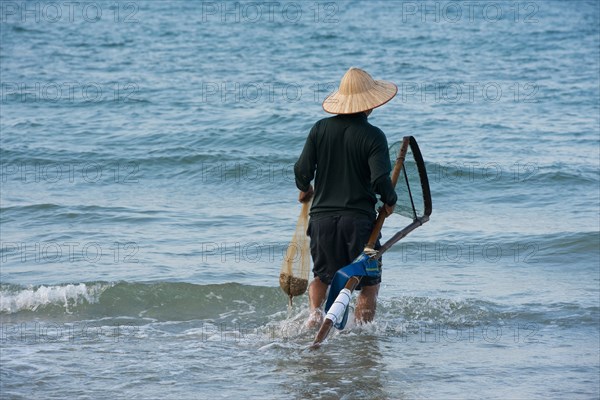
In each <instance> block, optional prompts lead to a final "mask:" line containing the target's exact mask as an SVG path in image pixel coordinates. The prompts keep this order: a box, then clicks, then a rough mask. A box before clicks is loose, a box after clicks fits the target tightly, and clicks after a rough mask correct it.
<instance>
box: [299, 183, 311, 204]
mask: <svg viewBox="0 0 600 400" xmlns="http://www.w3.org/2000/svg"><path fill="white" fill-rule="evenodd" d="M313 194H315V191H314V189H313V187H312V185H310V186H309V187H308V190H307V191H306V192H303V191H300V194H299V195H298V201H299V202H300V203H306V202H308V201H310V199H312V197H313Z"/></svg>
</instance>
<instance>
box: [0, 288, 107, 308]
mask: <svg viewBox="0 0 600 400" xmlns="http://www.w3.org/2000/svg"><path fill="white" fill-rule="evenodd" d="M109 287H110V285H109V284H89V285H86V284H85V283H79V284H68V285H50V286H46V285H42V286H38V287H33V286H32V287H29V288H26V289H21V290H14V289H2V290H1V291H0V312H3V313H8V314H12V313H16V312H19V311H24V310H30V311H36V310H37V309H38V308H39V307H44V306H47V305H60V306H63V307H64V308H65V310H66V311H67V312H70V311H69V309H70V308H71V307H73V306H75V305H79V304H83V303H85V302H87V303H90V304H92V303H96V302H98V299H99V298H100V295H101V294H102V292H104V291H105V290H106V289H107V288H109Z"/></svg>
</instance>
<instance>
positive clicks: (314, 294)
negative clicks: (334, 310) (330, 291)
mask: <svg viewBox="0 0 600 400" xmlns="http://www.w3.org/2000/svg"><path fill="white" fill-rule="evenodd" d="M327 287H328V285H326V284H324V283H323V282H321V279H319V277H315V278H314V279H313V280H312V282H311V283H310V285H309V286H308V303H309V305H310V316H309V317H308V321H306V326H307V327H308V328H317V327H319V326H321V323H322V322H323V308H322V307H323V303H324V302H325V295H326V294H327Z"/></svg>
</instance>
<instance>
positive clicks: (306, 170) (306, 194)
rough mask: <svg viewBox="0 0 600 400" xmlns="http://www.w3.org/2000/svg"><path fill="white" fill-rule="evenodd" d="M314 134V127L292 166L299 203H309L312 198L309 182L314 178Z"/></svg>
mask: <svg viewBox="0 0 600 400" xmlns="http://www.w3.org/2000/svg"><path fill="white" fill-rule="evenodd" d="M315 133H316V125H315V126H313V128H312V129H311V130H310V133H309V134H308V137H307V138H306V143H304V149H302V154H300V158H298V161H296V164H294V177H295V179H296V187H297V188H298V189H300V194H299V196H298V201H300V202H301V203H304V202H307V201H309V200H310V199H311V198H312V196H313V193H314V191H313V187H312V185H311V184H310V182H311V181H312V180H313V178H314V177H315V169H316V164H317V149H316V146H315V142H314V135H315Z"/></svg>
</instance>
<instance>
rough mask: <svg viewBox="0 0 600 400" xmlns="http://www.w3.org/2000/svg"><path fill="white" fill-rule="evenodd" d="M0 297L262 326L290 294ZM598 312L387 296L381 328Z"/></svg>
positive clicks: (161, 286)
mask: <svg viewBox="0 0 600 400" xmlns="http://www.w3.org/2000/svg"><path fill="white" fill-rule="evenodd" d="M0 299H1V300H0V314H1V315H4V316H6V317H28V316H37V317H48V318H54V319H63V318H64V317H65V316H69V317H74V318H77V317H85V318H88V319H102V318H133V319H138V320H139V321H142V320H144V321H150V322H161V323H162V322H182V321H193V320H202V321H207V322H210V323H213V324H219V323H241V322H243V323H245V324H257V325H264V324H268V323H273V322H277V321H279V322H281V320H282V317H284V314H285V310H286V304H287V297H286V296H285V295H284V293H283V292H282V291H281V290H280V288H278V287H265V286H253V285H243V284H238V283H224V284H208V285H202V284H192V283H185V282H155V283H135V282H112V283H111V282H88V283H70V284H62V285H39V286H29V287H24V286H20V285H14V284H2V285H1V286H0ZM306 309H307V306H306V304H305V298H304V297H300V298H299V299H296V301H295V305H294V308H293V309H292V310H288V314H287V315H288V318H287V322H289V323H291V322H290V321H295V320H299V319H302V320H304V319H305V318H303V316H304V317H305V316H306ZM290 312H291V313H290ZM598 312H599V308H598V307H586V306H582V305H579V304H576V303H568V304H566V303H560V304H535V305H529V304H524V305H521V306H514V305H512V306H507V305H503V304H498V303H494V302H490V301H485V300H482V299H448V298H443V297H418V296H403V297H395V298H381V299H380V300H379V306H378V317H377V320H378V321H379V323H380V324H382V326H392V325H397V326H404V328H403V329H407V328H408V327H409V326H414V325H415V324H417V325H432V324H443V325H444V326H446V327H450V328H464V327H473V326H481V325H482V324H487V323H496V324H505V323H507V322H511V321H525V322H527V323H533V324H550V325H558V326H571V325H577V324H594V323H595V321H596V320H597V318H598ZM290 318H291V320H290ZM284 319H285V318H284ZM407 324H408V325H407ZM411 324H412V325H411Z"/></svg>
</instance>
